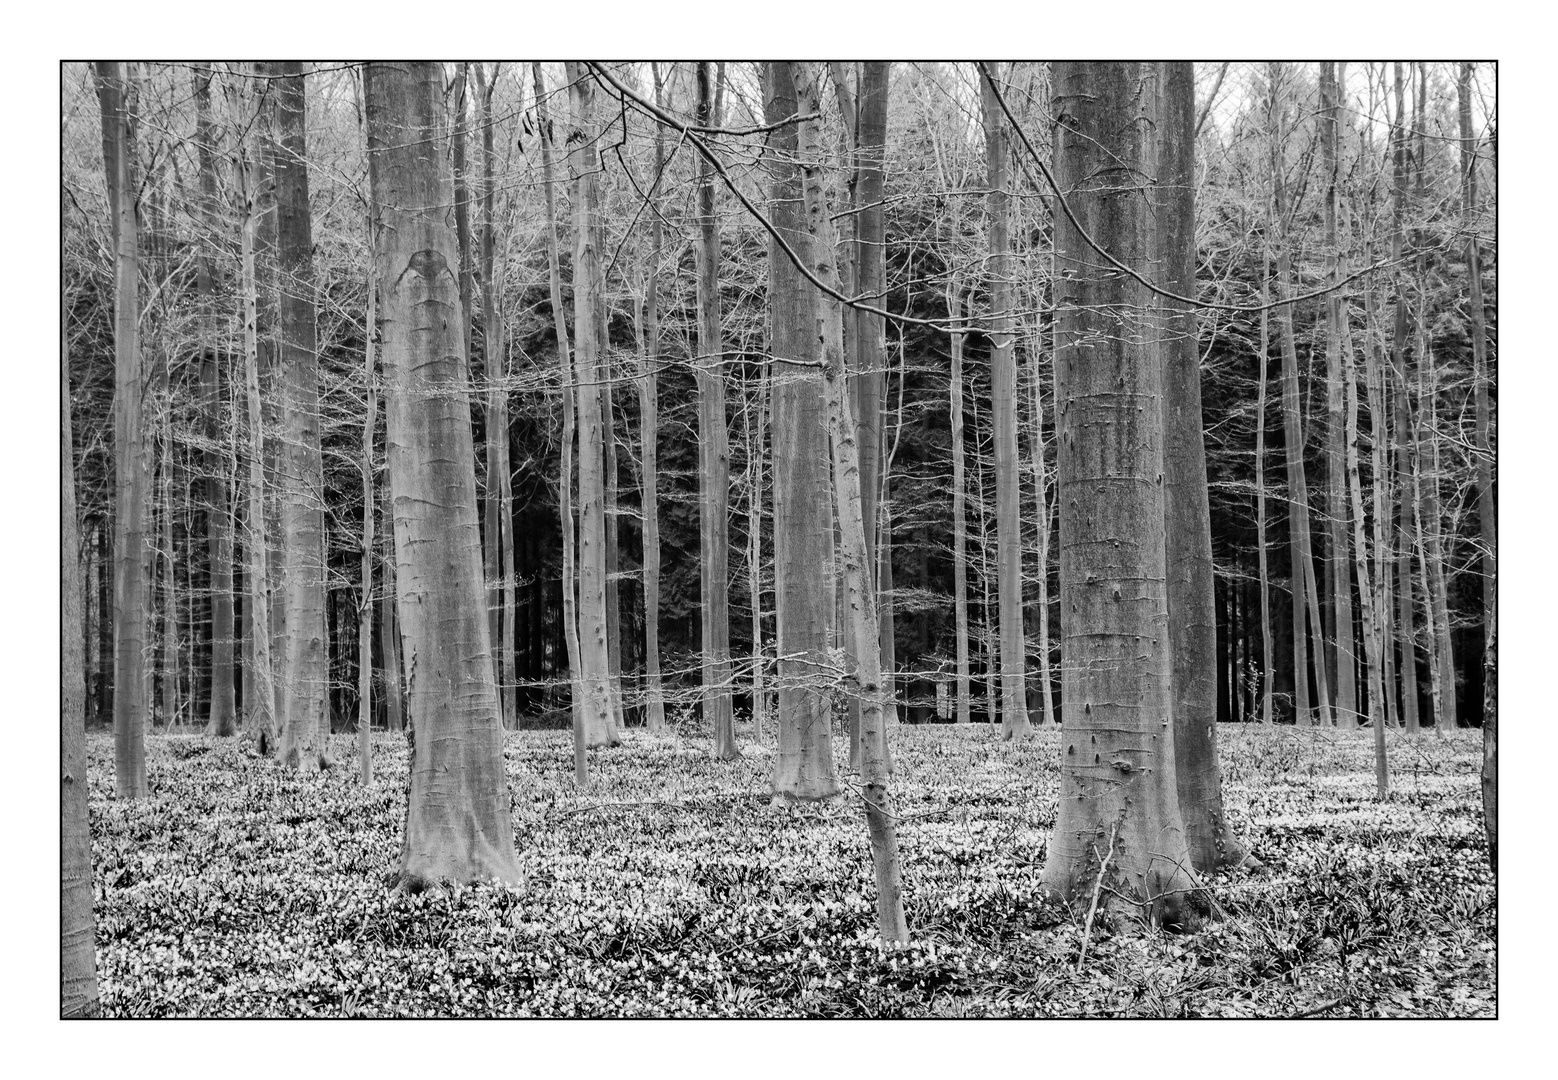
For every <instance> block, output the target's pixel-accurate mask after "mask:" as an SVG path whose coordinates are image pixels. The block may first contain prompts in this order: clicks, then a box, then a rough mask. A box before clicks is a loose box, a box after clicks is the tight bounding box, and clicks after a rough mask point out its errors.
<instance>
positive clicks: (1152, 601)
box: [1043, 62, 1197, 925]
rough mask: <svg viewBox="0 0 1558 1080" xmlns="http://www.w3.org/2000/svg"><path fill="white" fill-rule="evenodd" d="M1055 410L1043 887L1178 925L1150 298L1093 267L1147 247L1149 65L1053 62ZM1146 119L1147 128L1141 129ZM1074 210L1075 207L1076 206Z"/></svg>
mask: <svg viewBox="0 0 1558 1080" xmlns="http://www.w3.org/2000/svg"><path fill="white" fill-rule="evenodd" d="M1053 70H1054V103H1055V109H1056V114H1057V116H1060V117H1061V118H1062V122H1060V123H1057V124H1056V129H1055V165H1056V170H1055V171H1056V174H1057V181H1058V185H1059V188H1060V190H1061V191H1063V192H1067V193H1069V199H1070V203H1071V206H1070V212H1069V213H1062V214H1058V215H1057V216H1056V229H1055V264H1056V265H1055V274H1054V281H1055V282H1056V297H1055V303H1056V308H1057V311H1056V322H1055V337H1056V347H1055V415H1056V417H1057V418H1058V419H1057V428H1058V430H1057V432H1056V436H1057V437H1056V445H1057V448H1058V452H1059V460H1058V464H1059V470H1060V480H1059V488H1058V492H1057V497H1058V499H1059V504H1060V602H1061V608H1062V610H1063V611H1065V612H1066V613H1067V617H1066V619H1065V620H1064V623H1063V630H1064V647H1063V650H1062V656H1063V660H1062V663H1061V702H1062V707H1063V709H1064V710H1065V718H1066V719H1065V727H1064V729H1063V731H1062V750H1061V792H1060V805H1059V811H1058V816H1057V819H1056V822H1055V831H1054V835H1053V836H1052V837H1051V839H1050V845H1049V855H1048V859H1047V861H1046V862H1045V866H1044V874H1043V883H1044V885H1045V887H1046V890H1047V891H1048V892H1050V893H1051V894H1052V895H1056V896H1058V897H1060V898H1062V899H1063V900H1064V901H1066V902H1067V903H1069V904H1071V905H1072V906H1073V907H1076V906H1079V905H1081V906H1086V905H1087V904H1088V903H1089V899H1090V898H1091V899H1092V900H1094V901H1095V902H1096V901H1097V899H1098V897H1099V896H1100V891H1101V890H1102V889H1105V888H1107V889H1109V890H1110V892H1109V894H1108V895H1109V896H1110V897H1111V898H1113V899H1111V900H1109V901H1107V902H1106V903H1107V904H1108V905H1111V906H1112V905H1113V904H1114V902H1115V900H1120V901H1123V902H1125V903H1128V904H1132V905H1140V908H1139V909H1136V910H1142V911H1145V912H1146V913H1148V914H1150V916H1151V918H1152V920H1153V921H1154V922H1155V923H1159V924H1162V925H1176V924H1177V925H1188V924H1189V923H1191V922H1192V921H1193V914H1192V911H1191V904H1190V902H1189V901H1191V900H1193V899H1194V897H1193V893H1194V890H1195V889H1196V887H1197V882H1196V879H1195V876H1194V874H1193V873H1192V872H1191V870H1190V850H1189V848H1188V846H1187V844H1186V841H1185V829H1184V824H1183V822H1182V821H1181V818H1180V811H1179V802H1178V800H1177V798H1176V782H1175V761H1174V734H1175V733H1174V727H1173V724H1172V722H1171V721H1172V709H1173V700H1172V691H1173V683H1172V679H1171V674H1170V673H1171V667H1170V661H1171V655H1172V650H1171V648H1170V640H1169V628H1168V614H1169V612H1168V599H1169V598H1168V595H1167V591H1166V588H1165V579H1166V577H1167V566H1166V548H1165V543H1164V540H1165V536H1164V532H1165V530H1164V492H1163V487H1162V481H1161V478H1162V477H1163V475H1164V460H1163V372H1162V363H1161V356H1162V354H1161V348H1162V345H1161V342H1162V339H1163V327H1162V325H1161V317H1160V314H1159V312H1160V310H1161V309H1160V308H1159V306H1158V305H1157V304H1155V303H1154V302H1153V299H1152V297H1151V296H1150V295H1149V294H1148V292H1147V291H1146V289H1145V288H1144V287H1143V286H1142V285H1141V284H1140V283H1138V282H1137V281H1136V280H1135V279H1134V278H1131V277H1128V276H1126V275H1125V274H1123V273H1118V272H1115V271H1113V270H1109V271H1107V272H1106V271H1104V270H1102V269H1101V268H1100V267H1099V265H1098V263H1099V261H1100V256H1099V254H1098V252H1097V251H1095V250H1094V247H1093V245H1092V244H1090V243H1087V242H1086V241H1085V240H1084V239H1083V235H1084V230H1085V232H1086V233H1088V234H1090V235H1091V237H1092V239H1093V241H1094V242H1096V243H1097V244H1098V246H1100V247H1102V248H1103V249H1104V250H1106V251H1108V252H1109V253H1110V255H1111V256H1112V257H1113V258H1114V259H1117V260H1119V261H1120V262H1121V263H1123V264H1124V265H1126V266H1128V267H1130V268H1132V269H1133V270H1135V271H1136V272H1138V273H1142V272H1150V270H1151V267H1152V262H1153V257H1154V255H1155V250H1154V249H1155V247H1156V245H1155V243H1154V239H1155V237H1154V228H1153V224H1152V220H1153V219H1152V216H1151V213H1152V207H1151V206H1150V204H1149V200H1148V197H1147V194H1146V190H1147V189H1144V188H1143V187H1142V186H1141V184H1140V181H1139V180H1138V177H1141V176H1157V175H1158V161H1157V153H1156V151H1157V147H1156V143H1157V136H1156V135H1155V131H1156V128H1155V126H1154V122H1155V121H1156V120H1157V119H1158V118H1157V116H1156V115H1155V114H1156V112H1157V109H1156V108H1155V104H1156V103H1155V101H1154V97H1155V95H1154V94H1153V93H1152V90H1151V87H1152V85H1153V80H1152V78H1151V76H1152V74H1153V73H1152V70H1151V68H1150V67H1149V66H1148V65H1141V64H1135V63H1093V62H1083V63H1073V62H1066V63H1056V64H1055V65H1054V69H1053ZM1142 121H1146V122H1142ZM1073 214H1074V215H1075V217H1074V218H1073V217H1072V215H1073Z"/></svg>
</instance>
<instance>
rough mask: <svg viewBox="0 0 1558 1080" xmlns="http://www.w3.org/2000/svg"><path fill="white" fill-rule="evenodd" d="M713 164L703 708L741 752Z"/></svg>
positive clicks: (701, 229) (702, 500)
mask: <svg viewBox="0 0 1558 1080" xmlns="http://www.w3.org/2000/svg"><path fill="white" fill-rule="evenodd" d="M713 82H714V80H713V72H712V70H711V65H710V64H709V63H708V61H700V62H699V64H698V110H697V116H698V123H700V124H702V125H704V126H715V127H717V126H718V125H719V119H720V118H719V116H718V115H716V114H715V112H714V86H713ZM714 183H715V180H714V167H713V165H711V164H710V163H709V162H708V161H706V160H704V161H701V162H700V164H699V169H698V236H699V239H698V247H697V262H698V353H699V356H698V359H697V362H696V364H695V371H696V379H697V384H698V492H699V496H698V538H699V542H698V552H699V557H698V571H699V584H700V589H699V596H700V597H701V601H702V603H701V609H702V619H703V637H702V642H703V689H702V696H703V713H704V718H705V719H706V720H707V721H708V724H709V729H710V731H711V733H712V736H713V739H714V756H715V757H717V758H720V759H721V760H727V761H728V760H730V759H732V758H736V757H739V756H740V754H741V751H740V749H739V748H738V747H737V746H736V731H735V718H734V715H733V713H732V709H731V685H730V598H729V589H730V582H729V566H730V537H729V533H728V521H727V518H728V516H729V502H730V448H729V444H728V438H729V436H728V433H727V431H726V420H725V371H724V344H723V341H722V337H721V326H720V291H719V267H720V249H719V223H718V220H717V218H716V217H715V213H714Z"/></svg>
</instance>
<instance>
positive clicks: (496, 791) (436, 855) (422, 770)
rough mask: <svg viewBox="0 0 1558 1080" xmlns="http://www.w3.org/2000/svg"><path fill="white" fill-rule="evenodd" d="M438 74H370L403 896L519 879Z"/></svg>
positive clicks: (421, 67) (433, 69)
mask: <svg viewBox="0 0 1558 1080" xmlns="http://www.w3.org/2000/svg"><path fill="white" fill-rule="evenodd" d="M442 91H443V76H442V73H441V70H440V68H439V67H438V66H437V65H435V64H382V63H376V64H370V65H369V66H368V68H367V71H366V72H365V76H364V92H365V98H366V106H367V107H366V112H367V117H368V147H369V153H368V166H369V177H370V182H371V185H372V192H373V205H374V211H375V213H376V214H377V215H378V216H379V220H380V224H381V227H382V232H381V233H380V244H379V250H378V279H379V281H380V282H381V283H382V287H383V290H384V293H383V319H382V322H381V324H380V325H381V327H382V328H383V349H384V368H385V386H386V393H385V405H386V415H387V416H388V447H389V473H390V490H391V493H392V497H393V500H394V514H393V521H394V528H395V541H396V542H395V549H396V552H397V558H398V559H399V560H400V565H399V566H398V567H397V571H398V573H397V575H396V587H397V599H398V606H399V609H400V617H401V625H402V627H403V628H404V639H405V642H406V647H407V657H406V670H407V673H408V674H407V682H408V684H409V688H410V689H409V696H410V702H409V705H410V725H411V728H412V740H413V750H412V759H411V786H410V792H409V794H408V797H407V812H406V833H405V844H404V847H403V848H402V852H401V865H400V887H401V888H403V889H405V890H408V891H413V892H415V891H419V890H420V889H422V888H424V887H426V886H428V885H430V884H432V883H435V882H437V881H439V880H441V879H446V878H447V879H450V880H452V881H456V882H464V881H472V880H475V879H477V878H482V877H496V878H498V879H500V880H503V881H507V882H516V881H517V880H518V878H519V866H518V863H517V861H516V859H515V856H514V833H513V829H512V827H511V826H510V823H509V789H508V784H507V781H506V779H505V777H504V772H503V732H502V726H501V722H500V719H499V716H498V702H497V689H496V687H495V686H494V685H493V678H492V649H491V643H490V641H489V640H488V636H487V619H486V617H485V612H484V609H483V600H484V590H483V588H482V578H481V539H480V534H479V532H478V531H477V518H476V469H475V448H474V446H473V445H472V438H471V428H470V419H469V417H470V405H469V401H468V399H467V396H466V390H465V370H466V365H465V361H464V357H463V356H462V351H463V349H464V342H463V340H462V338H461V335H460V333H459V332H458V329H457V328H455V327H453V326H451V325H450V324H451V323H452V322H454V320H455V317H456V315H457V314H458V311H459V281H458V279H457V278H456V277H455V275H454V272H453V270H452V269H451V268H452V267H453V266H454V265H455V260H457V259H458V258H459V253H458V250H457V246H456V241H455V237H454V234H453V230H452V229H450V227H449V224H448V222H449V217H450V211H451V209H452V203H453V191H452V190H451V183H450V177H449V173H448V172H447V171H446V170H445V168H444V164H443V157H442V154H441V151H440V147H441V146H442V140H443V138H444V137H445V134H446V133H445V132H444V131H443V130H442V128H443V125H444V112H443V109H442V107H441V104H442V102H441V99H442Z"/></svg>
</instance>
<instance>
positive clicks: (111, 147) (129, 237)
mask: <svg viewBox="0 0 1558 1080" xmlns="http://www.w3.org/2000/svg"><path fill="white" fill-rule="evenodd" d="M127 93H128V81H127V79H126V78H125V66H124V65H123V64H121V63H114V62H103V63H99V64H98V65H97V94H98V101H99V103H100V104H101V106H102V117H103V165H104V171H105V173H106V175H107V179H108V205H109V207H110V210H111V212H112V213H113V230H112V233H113V243H114V795H115V796H116V797H117V798H121V799H139V798H141V797H142V796H144V795H146V794H147V786H146V713H147V702H146V696H145V694H144V693H142V687H143V686H144V683H145V678H146V661H145V659H144V655H143V654H144V652H145V647H146V607H147V602H148V601H149V600H150V593H149V590H148V589H147V583H146V556H145V553H144V546H145V519H146V458H145V447H144V445H143V444H144V435H143V433H142V416H141V396H142V395H141V387H142V385H143V379H144V374H143V372H142V370H141V335H140V311H141V305H140V275H141V270H140V243H139V236H138V233H137V231H136V218H135V186H134V185H135V170H134V167H133V162H134V154H135V146H134V143H133V141H132V136H131V117H130V106H129V104H128V102H127V100H126V97H127Z"/></svg>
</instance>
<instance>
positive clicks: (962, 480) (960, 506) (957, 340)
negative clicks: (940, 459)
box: [947, 274, 972, 724]
mask: <svg viewBox="0 0 1558 1080" xmlns="http://www.w3.org/2000/svg"><path fill="white" fill-rule="evenodd" d="M962 317H963V292H962V286H961V285H960V283H959V282H958V280H957V276H956V275H955V274H954V275H953V276H952V277H950V278H949V279H948V281H947V318H948V320H950V321H951V322H952V323H953V324H954V325H956V324H957V322H958V320H959V319H961V318H962ZM947 336H948V339H949V345H950V348H951V350H952V384H951V389H950V395H951V401H950V410H951V413H952V610H953V620H954V624H955V629H954V632H955V633H956V635H957V636H956V642H955V645H954V648H955V649H956V665H957V667H956V676H955V677H956V680H957V689H956V696H957V707H956V711H955V713H954V716H955V717H956V721H955V722H956V723H959V724H967V723H969V722H970V721H971V719H972V718H971V717H970V715H969V711H970V710H969V706H970V700H969V679H968V492H967V487H968V480H967V478H966V473H967V466H966V464H965V463H964V460H963V459H964V450H963V442H964V436H963V339H964V337H965V336H966V335H964V334H962V333H959V332H958V331H957V330H953V331H951V332H950V333H949V334H948V335H947Z"/></svg>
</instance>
